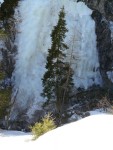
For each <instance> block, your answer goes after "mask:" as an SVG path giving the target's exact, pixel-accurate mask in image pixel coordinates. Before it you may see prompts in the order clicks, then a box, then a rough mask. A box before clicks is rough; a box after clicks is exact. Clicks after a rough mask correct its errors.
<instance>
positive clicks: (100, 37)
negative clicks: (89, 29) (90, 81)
mask: <svg viewBox="0 0 113 150" xmlns="http://www.w3.org/2000/svg"><path fill="white" fill-rule="evenodd" d="M83 2H85V3H86V4H87V6H88V7H89V8H91V9H92V10H93V13H92V18H93V19H94V20H95V23H96V35H97V49H98V55H99V62H100V73H101V76H102V79H103V86H104V87H106V88H110V89H112V87H113V86H112V83H111V81H110V80H109V78H108V75H107V72H109V71H111V70H112V66H113V40H112V31H111V29H110V24H111V22H112V21H113V0H83Z"/></svg>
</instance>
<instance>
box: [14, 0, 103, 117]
mask: <svg viewBox="0 0 113 150" xmlns="http://www.w3.org/2000/svg"><path fill="white" fill-rule="evenodd" d="M63 6H64V7H65V12H66V22H67V28H68V30H69V32H68V33H67V37H66V39H65V40H66V43H67V45H68V46H69V51H68V52H67V53H68V54H70V53H71V50H72V49H73V55H74V57H73V60H72V64H73V69H74V72H75V73H74V83H75V86H76V87H82V88H85V89H87V88H88V87H89V86H91V85H93V84H101V77H100V73H99V62H98V53H97V49H96V34H95V23H94V21H93V20H92V18H91V14H92V11H91V10H90V9H89V8H88V7H87V6H86V5H85V4H84V3H82V2H79V3H77V2H76V1H74V0H54V1H53V0H44V1H42V0H34V1H32V0H23V1H20V2H19V8H18V9H19V11H20V15H21V17H20V18H21V22H20V24H19V25H18V31H19V34H18V36H17V41H16V42H17V46H18V54H17V56H16V66H15V71H14V76H13V77H14V93H13V94H15V91H18V92H17V93H18V94H17V101H16V103H15V106H14V108H13V115H12V118H15V117H16V115H17V114H18V112H19V110H20V111H22V110H25V109H27V115H28V116H29V117H30V116H31V114H33V112H34V111H35V110H36V109H41V105H42V103H43V102H44V99H43V98H42V97H41V96H40V93H41V92H42V81H41V78H42V77H43V74H44V72H45V63H46V57H47V53H48V48H50V46H51V38H50V34H51V31H52V30H53V27H54V26H55V25H56V24H57V21H58V14H59V11H60V9H61V7H63ZM69 58H70V57H68V58H67V59H69ZM92 58H93V59H92ZM14 114H15V115H14Z"/></svg>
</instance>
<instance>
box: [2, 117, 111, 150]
mask: <svg viewBox="0 0 113 150" xmlns="http://www.w3.org/2000/svg"><path fill="white" fill-rule="evenodd" d="M112 135H113V116H112V115H94V116H90V117H87V118H85V119H82V120H80V121H77V122H74V123H70V124H67V125H65V126H62V127H60V128H57V129H55V130H53V131H50V132H48V133H46V134H45V135H43V136H41V137H40V138H39V139H37V140H36V141H30V139H31V135H30V134H28V135H27V134H23V133H21V132H14V131H8V132H6V131H3V130H2V131H0V149H4V150H7V149H11V150H15V149H17V150H20V149H26V150H31V149H33V150H35V149H38V150H76V149H77V150H112V149H113V142H112Z"/></svg>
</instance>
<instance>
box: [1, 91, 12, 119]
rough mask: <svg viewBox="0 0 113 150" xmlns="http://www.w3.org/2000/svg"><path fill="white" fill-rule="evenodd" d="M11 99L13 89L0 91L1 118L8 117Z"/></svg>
mask: <svg viewBox="0 0 113 150" xmlns="http://www.w3.org/2000/svg"><path fill="white" fill-rule="evenodd" d="M10 99H11V89H10V88H9V89H3V90H0V118H3V117H4V116H5V115H7V108H8V107H9V103H10Z"/></svg>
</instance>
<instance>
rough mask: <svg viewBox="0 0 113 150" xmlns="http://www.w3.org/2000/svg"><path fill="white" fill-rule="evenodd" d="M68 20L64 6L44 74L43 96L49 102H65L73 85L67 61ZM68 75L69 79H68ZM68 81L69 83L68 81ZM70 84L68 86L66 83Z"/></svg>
mask: <svg viewBox="0 0 113 150" xmlns="http://www.w3.org/2000/svg"><path fill="white" fill-rule="evenodd" d="M66 32H68V30H67V28H66V20H65V12H64V7H63V8H62V9H61V11H60V13H59V20H58V23H57V25H56V26H55V27H54V29H53V31H52V33H51V38H52V45H51V48H50V49H49V50H48V56H47V63H46V69H47V71H46V72H45V74H44V76H43V79H42V81H43V87H44V88H43V93H42V96H43V97H45V98H47V102H49V101H51V100H55V101H56V103H58V102H59V103H60V104H62V103H63V99H68V97H67V95H66V94H65V93H69V91H70V90H71V87H72V85H73V82H72V80H73V79H72V71H70V74H68V72H69V70H72V69H71V68H70V65H69V63H67V62H65V59H66V52H67V49H68V46H67V45H66V44H65V42H64V39H65V37H66ZM67 77H68V80H67ZM67 81H68V83H67ZM66 84H68V86H67V85H66Z"/></svg>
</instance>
